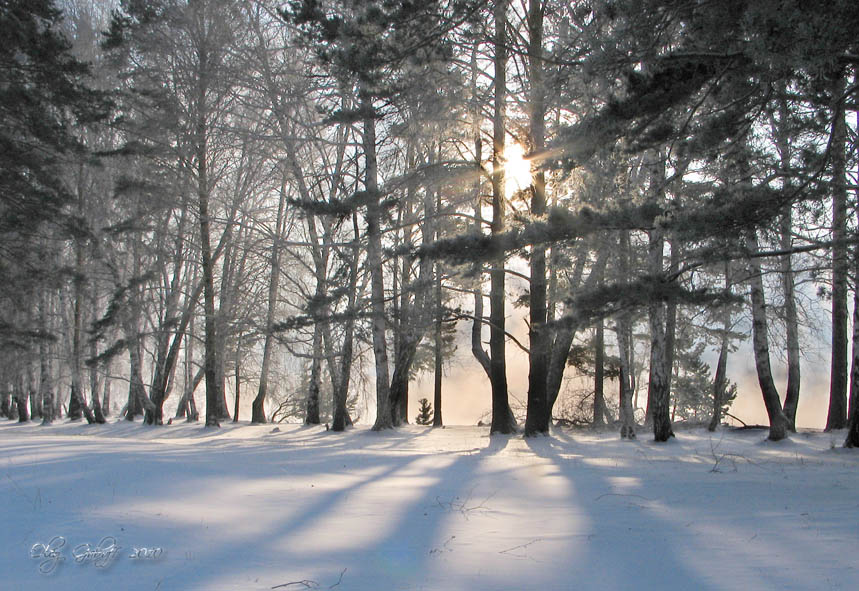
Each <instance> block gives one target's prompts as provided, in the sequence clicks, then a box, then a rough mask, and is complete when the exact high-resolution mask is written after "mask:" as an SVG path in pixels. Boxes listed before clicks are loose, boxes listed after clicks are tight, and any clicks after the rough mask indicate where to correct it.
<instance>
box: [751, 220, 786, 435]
mask: <svg viewBox="0 0 859 591" xmlns="http://www.w3.org/2000/svg"><path fill="white" fill-rule="evenodd" d="M749 246H750V250H751V252H752V254H753V255H754V254H755V253H757V252H758V243H757V237H756V236H752V238H751V239H750V240H749ZM749 271H750V275H751V277H750V279H749V284H750V287H751V304H752V344H753V346H754V353H755V369H756V370H757V374H758V383H759V384H760V387H761V394H762V395H763V398H764V404H765V405H766V409H767V415H768V416H769V421H770V433H769V439H770V440H772V441H779V440H781V439H784V438H785V437H787V418H786V417H785V416H784V412H783V411H782V408H781V402H780V401H779V396H778V390H777V389H776V387H775V383H774V382H773V378H772V370H771V368H770V352H769V337H768V335H767V315H766V301H765V299H764V283H763V277H762V275H761V265H760V260H759V259H758V258H756V257H754V256H752V257H750V258H749Z"/></svg>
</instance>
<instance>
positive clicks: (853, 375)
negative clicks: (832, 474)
mask: <svg viewBox="0 0 859 591" xmlns="http://www.w3.org/2000/svg"><path fill="white" fill-rule="evenodd" d="M853 272H854V273H857V272H859V252H856V253H854V254H853ZM856 277H859V275H856ZM844 447H859V289H855V288H854V291H853V360H852V368H851V370H850V420H849V421H848V423H847V437H846V439H845V440H844Z"/></svg>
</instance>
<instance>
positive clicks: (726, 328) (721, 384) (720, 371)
mask: <svg viewBox="0 0 859 591" xmlns="http://www.w3.org/2000/svg"><path fill="white" fill-rule="evenodd" d="M725 293H726V294H727V295H730V293H731V263H730V262H728V261H726V262H725ZM730 330H731V309H730V307H728V306H727V305H726V306H725V307H724V308H723V310H722V336H721V339H720V345H719V360H718V361H717V362H716V375H715V376H714V377H713V414H712V416H711V418H710V424H709V425H707V430H708V431H715V430H716V427H718V426H719V425H720V424H721V423H722V405H723V404H724V403H725V388H726V386H727V383H728V380H727V369H728V353H729V352H730V351H729V350H730V343H731V340H730Z"/></svg>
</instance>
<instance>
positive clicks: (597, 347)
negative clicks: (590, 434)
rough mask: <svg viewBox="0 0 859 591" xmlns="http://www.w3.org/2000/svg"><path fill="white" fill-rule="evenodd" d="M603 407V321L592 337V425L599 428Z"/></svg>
mask: <svg viewBox="0 0 859 591" xmlns="http://www.w3.org/2000/svg"><path fill="white" fill-rule="evenodd" d="M605 412H606V406H605V321H604V320H603V319H602V318H600V319H599V320H598V321H597V326H596V334H595V336H594V415H593V417H594V418H593V425H594V426H595V427H601V426H603V425H604V424H605V422H604V421H603V417H604V415H605Z"/></svg>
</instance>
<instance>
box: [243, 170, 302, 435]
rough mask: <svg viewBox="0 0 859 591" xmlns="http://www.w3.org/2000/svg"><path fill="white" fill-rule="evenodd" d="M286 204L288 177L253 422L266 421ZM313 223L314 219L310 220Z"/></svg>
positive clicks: (278, 220) (280, 203) (278, 223)
mask: <svg viewBox="0 0 859 591" xmlns="http://www.w3.org/2000/svg"><path fill="white" fill-rule="evenodd" d="M285 206H286V179H285V178H284V180H283V182H282V183H281V186H280V197H279V198H278V200H277V217H276V219H275V234H274V239H273V240H272V244H271V256H270V258H269V264H270V265H271V271H270V273H271V275H270V276H269V281H268V309H267V310H266V314H265V344H264V345H263V350H262V365H261V367H260V374H259V390H257V395H256V398H254V402H253V406H252V408H251V423H265V422H266V416H265V399H266V396H268V374H269V372H270V371H271V355H272V351H273V349H274V337H273V335H272V328H273V327H274V315H275V311H276V310H277V297H278V292H279V290H280V240H281V236H282V234H283V226H284V207H285ZM310 223H312V220H310Z"/></svg>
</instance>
